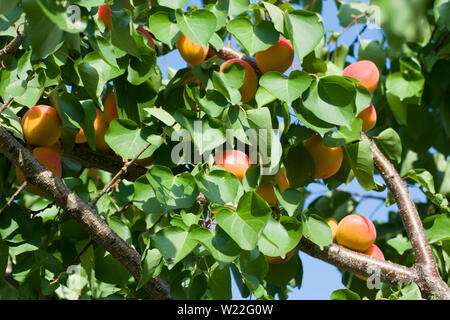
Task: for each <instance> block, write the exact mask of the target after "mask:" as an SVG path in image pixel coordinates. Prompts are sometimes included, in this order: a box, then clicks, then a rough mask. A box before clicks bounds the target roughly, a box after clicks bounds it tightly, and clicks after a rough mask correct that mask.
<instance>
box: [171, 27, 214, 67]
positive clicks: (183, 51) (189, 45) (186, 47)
mask: <svg viewBox="0 0 450 320" xmlns="http://www.w3.org/2000/svg"><path fill="white" fill-rule="evenodd" d="M177 48H178V51H179V52H180V55H181V56H182V57H183V59H184V61H186V62H187V63H190V64H200V63H202V62H203V61H204V60H205V59H206V55H207V54H208V50H205V49H204V48H203V47H202V46H201V45H199V44H196V43H195V42H193V41H192V40H190V39H189V38H187V37H186V36H185V35H184V34H181V35H180V38H179V39H178V41H177ZM208 48H209V45H208V46H207V49H208Z"/></svg>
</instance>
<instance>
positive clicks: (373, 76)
mask: <svg viewBox="0 0 450 320" xmlns="http://www.w3.org/2000/svg"><path fill="white" fill-rule="evenodd" d="M342 75H343V76H348V77H352V78H354V79H356V80H358V81H359V82H358V85H362V86H364V87H366V88H367V90H369V92H370V93H374V92H375V89H376V88H377V85H378V81H379V79H380V73H379V71H378V68H377V66H376V65H375V64H374V63H373V62H372V61H369V60H361V61H358V62H355V63H352V64H351V65H349V66H347V67H346V68H345V69H344V71H343V72H342ZM357 118H359V119H361V120H362V121H363V124H362V131H364V132H366V131H369V130H371V129H372V128H373V127H375V124H376V122H377V112H376V110H375V107H374V105H373V104H372V103H371V104H370V105H369V106H368V107H367V108H366V109H364V110H363V111H361V112H360V113H359V114H358V116H357Z"/></svg>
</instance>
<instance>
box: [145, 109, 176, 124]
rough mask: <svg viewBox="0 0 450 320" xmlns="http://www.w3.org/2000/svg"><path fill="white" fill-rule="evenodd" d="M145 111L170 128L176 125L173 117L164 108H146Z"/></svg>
mask: <svg viewBox="0 0 450 320" xmlns="http://www.w3.org/2000/svg"><path fill="white" fill-rule="evenodd" d="M145 111H146V112H147V113H148V114H149V115H151V116H153V117H155V118H156V119H158V120H160V121H161V122H163V123H164V124H165V125H167V126H169V127H171V126H173V125H174V124H175V123H176V120H175V119H174V118H173V117H172V115H171V114H170V113H168V112H167V111H166V110H164V109H162V108H145Z"/></svg>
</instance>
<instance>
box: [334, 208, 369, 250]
mask: <svg viewBox="0 0 450 320" xmlns="http://www.w3.org/2000/svg"><path fill="white" fill-rule="evenodd" d="M376 237H377V231H376V229H375V226H374V225H373V223H372V221H370V220H369V219H367V218H366V217H363V216H360V215H358V214H350V215H348V216H346V217H345V218H343V219H342V220H341V221H340V222H339V224H338V227H337V231H336V241H337V243H339V244H340V245H342V246H344V247H347V248H349V249H352V250H356V251H360V252H364V251H366V250H367V249H369V248H370V246H371V245H372V244H373V243H374V242H375V239H376Z"/></svg>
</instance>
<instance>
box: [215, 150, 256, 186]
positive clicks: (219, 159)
mask: <svg viewBox="0 0 450 320" xmlns="http://www.w3.org/2000/svg"><path fill="white" fill-rule="evenodd" d="M214 164H215V165H219V166H222V167H223V168H224V169H225V170H226V171H228V172H231V173H232V174H234V175H235V176H236V177H237V178H238V179H239V180H240V181H242V179H243V178H244V174H245V171H247V169H248V167H250V159H249V158H248V156H247V155H246V154H245V153H244V152H242V151H239V150H226V151H220V152H218V153H216V154H215V156H214Z"/></svg>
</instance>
